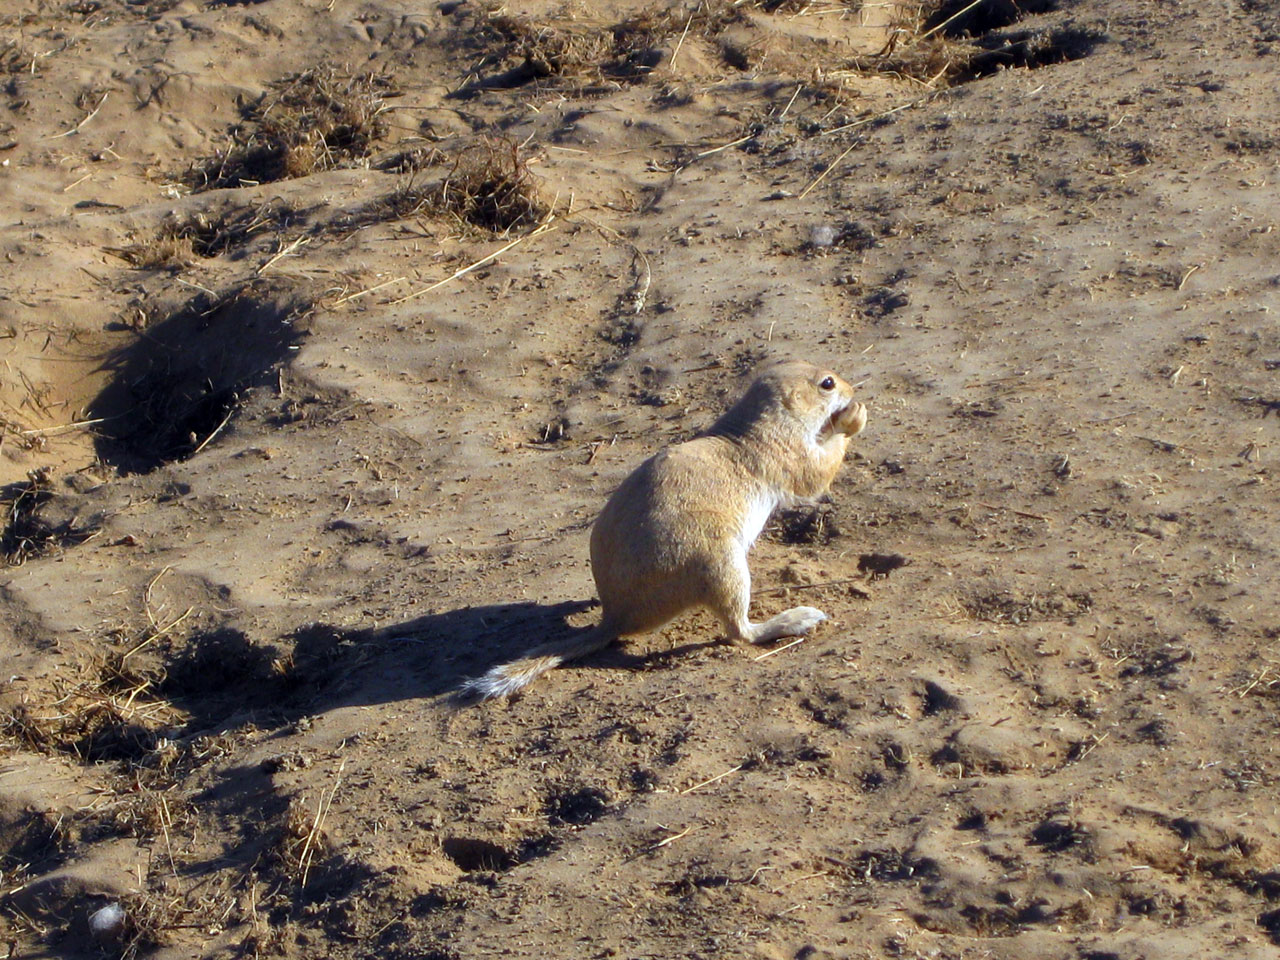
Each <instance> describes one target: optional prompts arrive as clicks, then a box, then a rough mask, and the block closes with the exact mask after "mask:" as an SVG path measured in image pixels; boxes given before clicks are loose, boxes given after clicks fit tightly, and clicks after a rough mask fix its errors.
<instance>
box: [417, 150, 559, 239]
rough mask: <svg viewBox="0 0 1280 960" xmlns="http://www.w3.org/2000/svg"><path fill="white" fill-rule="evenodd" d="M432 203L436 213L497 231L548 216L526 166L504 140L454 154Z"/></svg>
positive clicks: (507, 229)
mask: <svg viewBox="0 0 1280 960" xmlns="http://www.w3.org/2000/svg"><path fill="white" fill-rule="evenodd" d="M431 200H432V206H433V208H434V209H435V210H436V211H437V212H438V213H443V214H446V215H449V216H453V217H456V218H457V219H458V220H461V221H463V222H465V223H469V224H472V225H473V226H477V227H484V228H485V229H488V230H493V231H495V232H497V233H506V232H507V231H509V230H513V229H516V228H518V227H532V226H534V225H536V224H537V223H538V222H540V221H541V220H542V219H543V218H544V217H545V216H546V215H547V212H548V208H547V205H546V204H545V203H543V202H542V200H541V199H540V198H539V196H538V185H537V181H536V180H535V179H534V177H533V176H532V175H531V174H530V172H529V164H528V162H527V161H526V160H525V159H524V158H523V157H522V156H520V151H519V148H518V147H517V146H516V144H515V143H513V142H512V141H510V140H505V139H485V140H481V141H480V142H479V143H477V144H475V145H473V146H471V147H468V148H467V149H466V150H463V151H462V152H461V153H460V154H458V156H457V158H456V159H455V160H454V163H453V167H452V169H451V170H450V171H449V173H448V175H447V176H446V177H445V178H444V181H443V182H442V183H441V184H440V186H439V187H438V188H437V190H436V191H435V194H434V196H433V197H432V198H431Z"/></svg>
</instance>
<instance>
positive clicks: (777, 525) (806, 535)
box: [769, 502, 841, 545]
mask: <svg viewBox="0 0 1280 960" xmlns="http://www.w3.org/2000/svg"><path fill="white" fill-rule="evenodd" d="M769 526H770V530H769V535H770V537H769V538H770V539H771V540H776V541H778V542H780V543H790V544H817V545H824V544H828V543H830V542H831V541H832V540H834V539H836V538H837V537H839V536H840V532H841V531H840V525H839V523H838V522H837V520H836V510H835V507H834V506H833V505H832V504H831V503H830V502H827V503H818V504H816V505H814V506H812V507H794V508H791V509H787V510H779V511H778V513H777V515H776V516H775V517H774V518H773V520H772V521H771V522H770V524H769Z"/></svg>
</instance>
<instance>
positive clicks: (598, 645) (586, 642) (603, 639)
mask: <svg viewBox="0 0 1280 960" xmlns="http://www.w3.org/2000/svg"><path fill="white" fill-rule="evenodd" d="M617 637H618V634H617V632H616V631H615V630H613V629H611V628H609V627H607V626H605V625H604V624H601V625H600V626H598V627H591V628H589V629H587V630H583V631H582V632H580V633H578V634H576V635H574V636H572V637H566V638H564V639H563V640H553V641H551V642H550V643H544V644H541V645H540V646H537V647H534V648H533V649H532V650H530V651H529V652H528V653H527V654H525V655H524V656H523V657H521V658H520V659H519V660H512V661H511V662H510V663H504V664H502V665H501V666H498V667H494V668H493V669H492V670H490V671H489V672H488V673H486V674H485V675H484V676H481V677H474V678H473V679H471V680H468V681H466V682H465V683H464V684H463V685H462V686H461V687H460V688H459V689H458V695H459V697H460V698H461V699H462V700H465V701H471V700H488V699H491V698H493V697H507V696H510V695H511V694H513V693H515V692H516V691H517V690H520V689H522V688H524V687H526V686H528V685H529V684H530V683H532V682H533V681H534V680H536V679H537V678H538V677H540V676H542V675H543V674H544V673H546V672H547V671H548V670H554V669H555V668H556V667H558V666H560V664H562V663H565V662H567V661H569V660H576V659H577V658H578V657H585V656H586V655H587V654H590V653H595V652H596V651H597V650H603V649H604V648H605V647H607V646H608V645H609V644H611V643H613V641H614V640H616V639H617Z"/></svg>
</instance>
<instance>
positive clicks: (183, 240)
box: [107, 201, 300, 270]
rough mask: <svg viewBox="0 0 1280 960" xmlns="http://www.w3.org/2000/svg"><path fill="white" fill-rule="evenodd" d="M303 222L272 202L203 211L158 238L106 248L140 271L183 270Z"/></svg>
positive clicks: (167, 226) (170, 224)
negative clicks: (254, 239)
mask: <svg viewBox="0 0 1280 960" xmlns="http://www.w3.org/2000/svg"><path fill="white" fill-rule="evenodd" d="M297 219H300V216H299V214H298V213H297V212H296V211H295V210H294V209H293V208H291V207H288V206H286V205H283V204H281V203H279V202H278V201H269V202H267V203H264V204H262V205H260V206H257V207H232V208H230V209H227V210H224V211H222V212H220V213H217V214H211V213H207V212H204V211H201V212H199V213H195V214H193V215H191V216H189V217H185V218H182V219H173V220H170V221H168V222H167V223H165V224H164V226H162V227H161V228H160V230H159V231H158V232H157V233H156V235H155V236H153V237H149V238H147V239H144V240H140V241H138V242H137V243H134V244H130V245H129V246H127V247H120V248H112V247H109V248H107V249H108V251H109V252H111V253H114V254H116V255H117V256H120V257H123V258H124V259H125V260H126V261H128V262H129V263H130V264H132V265H133V266H135V267H137V268H139V269H141V270H157V269H181V268H182V267H185V266H189V265H190V264H192V263H194V262H196V260H197V258H205V259H208V258H211V257H216V256H219V255H221V254H223V253H228V252H231V251H234V250H235V249H237V248H238V247H240V246H243V245H244V244H245V243H248V242H249V241H250V240H252V239H253V238H254V237H255V236H258V235H260V234H263V233H267V232H277V231H279V230H282V229H284V228H286V227H288V226H290V225H292V224H293V223H294V221H296V220H297Z"/></svg>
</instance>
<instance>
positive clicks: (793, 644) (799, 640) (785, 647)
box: [751, 637, 808, 663]
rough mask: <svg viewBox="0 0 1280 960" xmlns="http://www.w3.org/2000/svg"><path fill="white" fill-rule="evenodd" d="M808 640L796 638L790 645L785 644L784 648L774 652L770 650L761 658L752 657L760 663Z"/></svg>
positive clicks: (775, 649)
mask: <svg viewBox="0 0 1280 960" xmlns="http://www.w3.org/2000/svg"><path fill="white" fill-rule="evenodd" d="M806 639H808V638H807V637H796V638H795V639H794V640H792V641H791V642H790V643H784V644H783V645H782V646H780V647H775V648H774V649H773V650H770V651H769V652H768V653H762V654H760V656H758V657H752V658H751V659H752V660H754V661H755V662H756V663H759V662H760V661H761V660H764V659H765V658H766V657H772V656H773V655H774V654H775V653H781V652H782V651H783V650H786V649H788V648H789V647H794V646H795V645H796V644H797V643H804V642H805V640H806Z"/></svg>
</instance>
